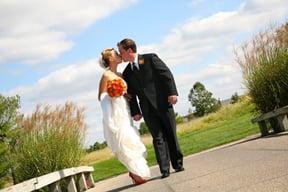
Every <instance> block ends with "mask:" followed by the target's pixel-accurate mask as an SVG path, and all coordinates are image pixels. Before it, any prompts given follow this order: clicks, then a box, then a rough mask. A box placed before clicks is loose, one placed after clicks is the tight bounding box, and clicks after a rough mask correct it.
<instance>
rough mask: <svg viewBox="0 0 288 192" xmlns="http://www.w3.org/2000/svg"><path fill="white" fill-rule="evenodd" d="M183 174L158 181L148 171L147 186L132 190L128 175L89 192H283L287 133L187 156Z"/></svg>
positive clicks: (155, 172) (287, 183) (287, 180)
mask: <svg viewBox="0 0 288 192" xmlns="http://www.w3.org/2000/svg"><path fill="white" fill-rule="evenodd" d="M184 166H185V171H183V172H179V173H173V169H171V171H172V173H171V175H170V177H168V178H165V179H161V178H160V173H159V169H158V167H157V166H154V167H151V171H152V178H151V180H150V181H149V182H148V183H145V184H143V185H139V186H135V185H132V184H131V180H130V178H129V177H128V174H123V175H120V176H117V177H114V178H111V179H107V180H104V181H100V182H98V183H96V186H95V188H93V189H91V190H89V192H94V191H95V192H96V191H97V192H101V191H106V192H114V191H139V192H141V191H143V192H169V191H177V192H178V191H179V192H180V191H185V192H190V191H195V192H228V191H229V192H250V191H251V192H287V191H288V132H284V133H281V134H278V135H274V136H270V137H265V138H259V137H258V136H252V137H249V138H246V139H244V140H241V141H237V142H235V143H231V144H228V145H225V146H221V147H218V148H214V149H211V150H208V151H204V152H201V153H198V154H194V155H191V156H188V157H186V158H185V160H184Z"/></svg>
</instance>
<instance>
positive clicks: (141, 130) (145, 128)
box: [139, 122, 149, 135]
mask: <svg viewBox="0 0 288 192" xmlns="http://www.w3.org/2000/svg"><path fill="white" fill-rule="evenodd" d="M139 133H140V135H144V134H147V133H149V129H148V126H147V125H146V123H145V122H141V123H140V128H139Z"/></svg>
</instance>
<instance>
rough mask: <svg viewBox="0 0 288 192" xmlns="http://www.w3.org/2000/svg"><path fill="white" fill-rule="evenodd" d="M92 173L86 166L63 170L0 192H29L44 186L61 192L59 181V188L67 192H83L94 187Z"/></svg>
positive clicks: (52, 191)
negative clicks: (63, 188)
mask: <svg viewBox="0 0 288 192" xmlns="http://www.w3.org/2000/svg"><path fill="white" fill-rule="evenodd" d="M93 171H94V169H93V167H87V166H82V167H73V168H69V169H63V170H60V171H55V172H53V173H49V174H46V175H43V176H40V177H35V178H33V179H29V180H27V181H24V182H22V183H19V184H17V185H13V186H11V187H7V188H5V189H2V190H0V192H30V191H35V190H38V189H42V188H43V187H46V186H48V189H49V191H51V192H61V188H60V182H61V181H62V182H61V187H63V185H64V187H65V188H66V189H67V190H68V191H69V192H77V191H85V190H87V189H89V188H92V187H94V180H93V177H92V172H93Z"/></svg>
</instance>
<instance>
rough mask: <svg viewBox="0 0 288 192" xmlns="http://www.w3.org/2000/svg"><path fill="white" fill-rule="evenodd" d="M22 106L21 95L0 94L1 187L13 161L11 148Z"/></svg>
mask: <svg viewBox="0 0 288 192" xmlns="http://www.w3.org/2000/svg"><path fill="white" fill-rule="evenodd" d="M19 108H20V98H19V96H12V97H4V96H2V95H0V188H1V187H2V185H3V183H2V182H1V181H3V178H4V177H6V176H7V174H8V173H9V169H10V168H11V167H12V162H11V161H10V159H9V150H10V149H11V146H12V143H13V141H14V137H15V133H16V131H15V128H16V126H17V123H16V119H17V117H18V115H19V113H18V109H19Z"/></svg>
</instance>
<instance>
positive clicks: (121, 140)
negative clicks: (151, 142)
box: [100, 92, 150, 178]
mask: <svg viewBox="0 0 288 192" xmlns="http://www.w3.org/2000/svg"><path fill="white" fill-rule="evenodd" d="M100 102H101V107H102V112H103V128H104V137H105V139H106V142H107V145H108V147H109V148H110V149H111V150H112V152H113V153H114V155H115V156H116V157H117V158H118V160H119V161H120V162H121V163H122V164H123V165H125V166H126V168H127V169H128V170H129V171H130V172H132V173H134V174H136V175H139V176H141V177H142V178H149V177H150V169H149V167H148V165H147V162H146V159H145V158H144V157H145V156H146V147H145V145H144V144H143V143H142V141H141V139H140V136H139V132H138V130H137V128H135V127H133V126H132V125H131V118H130V112H129V109H128V105H127V102H126V99H125V98H124V96H120V97H116V98H115V97H114V98H111V97H110V96H109V95H108V94H107V92H104V93H102V94H101V96H100Z"/></svg>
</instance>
